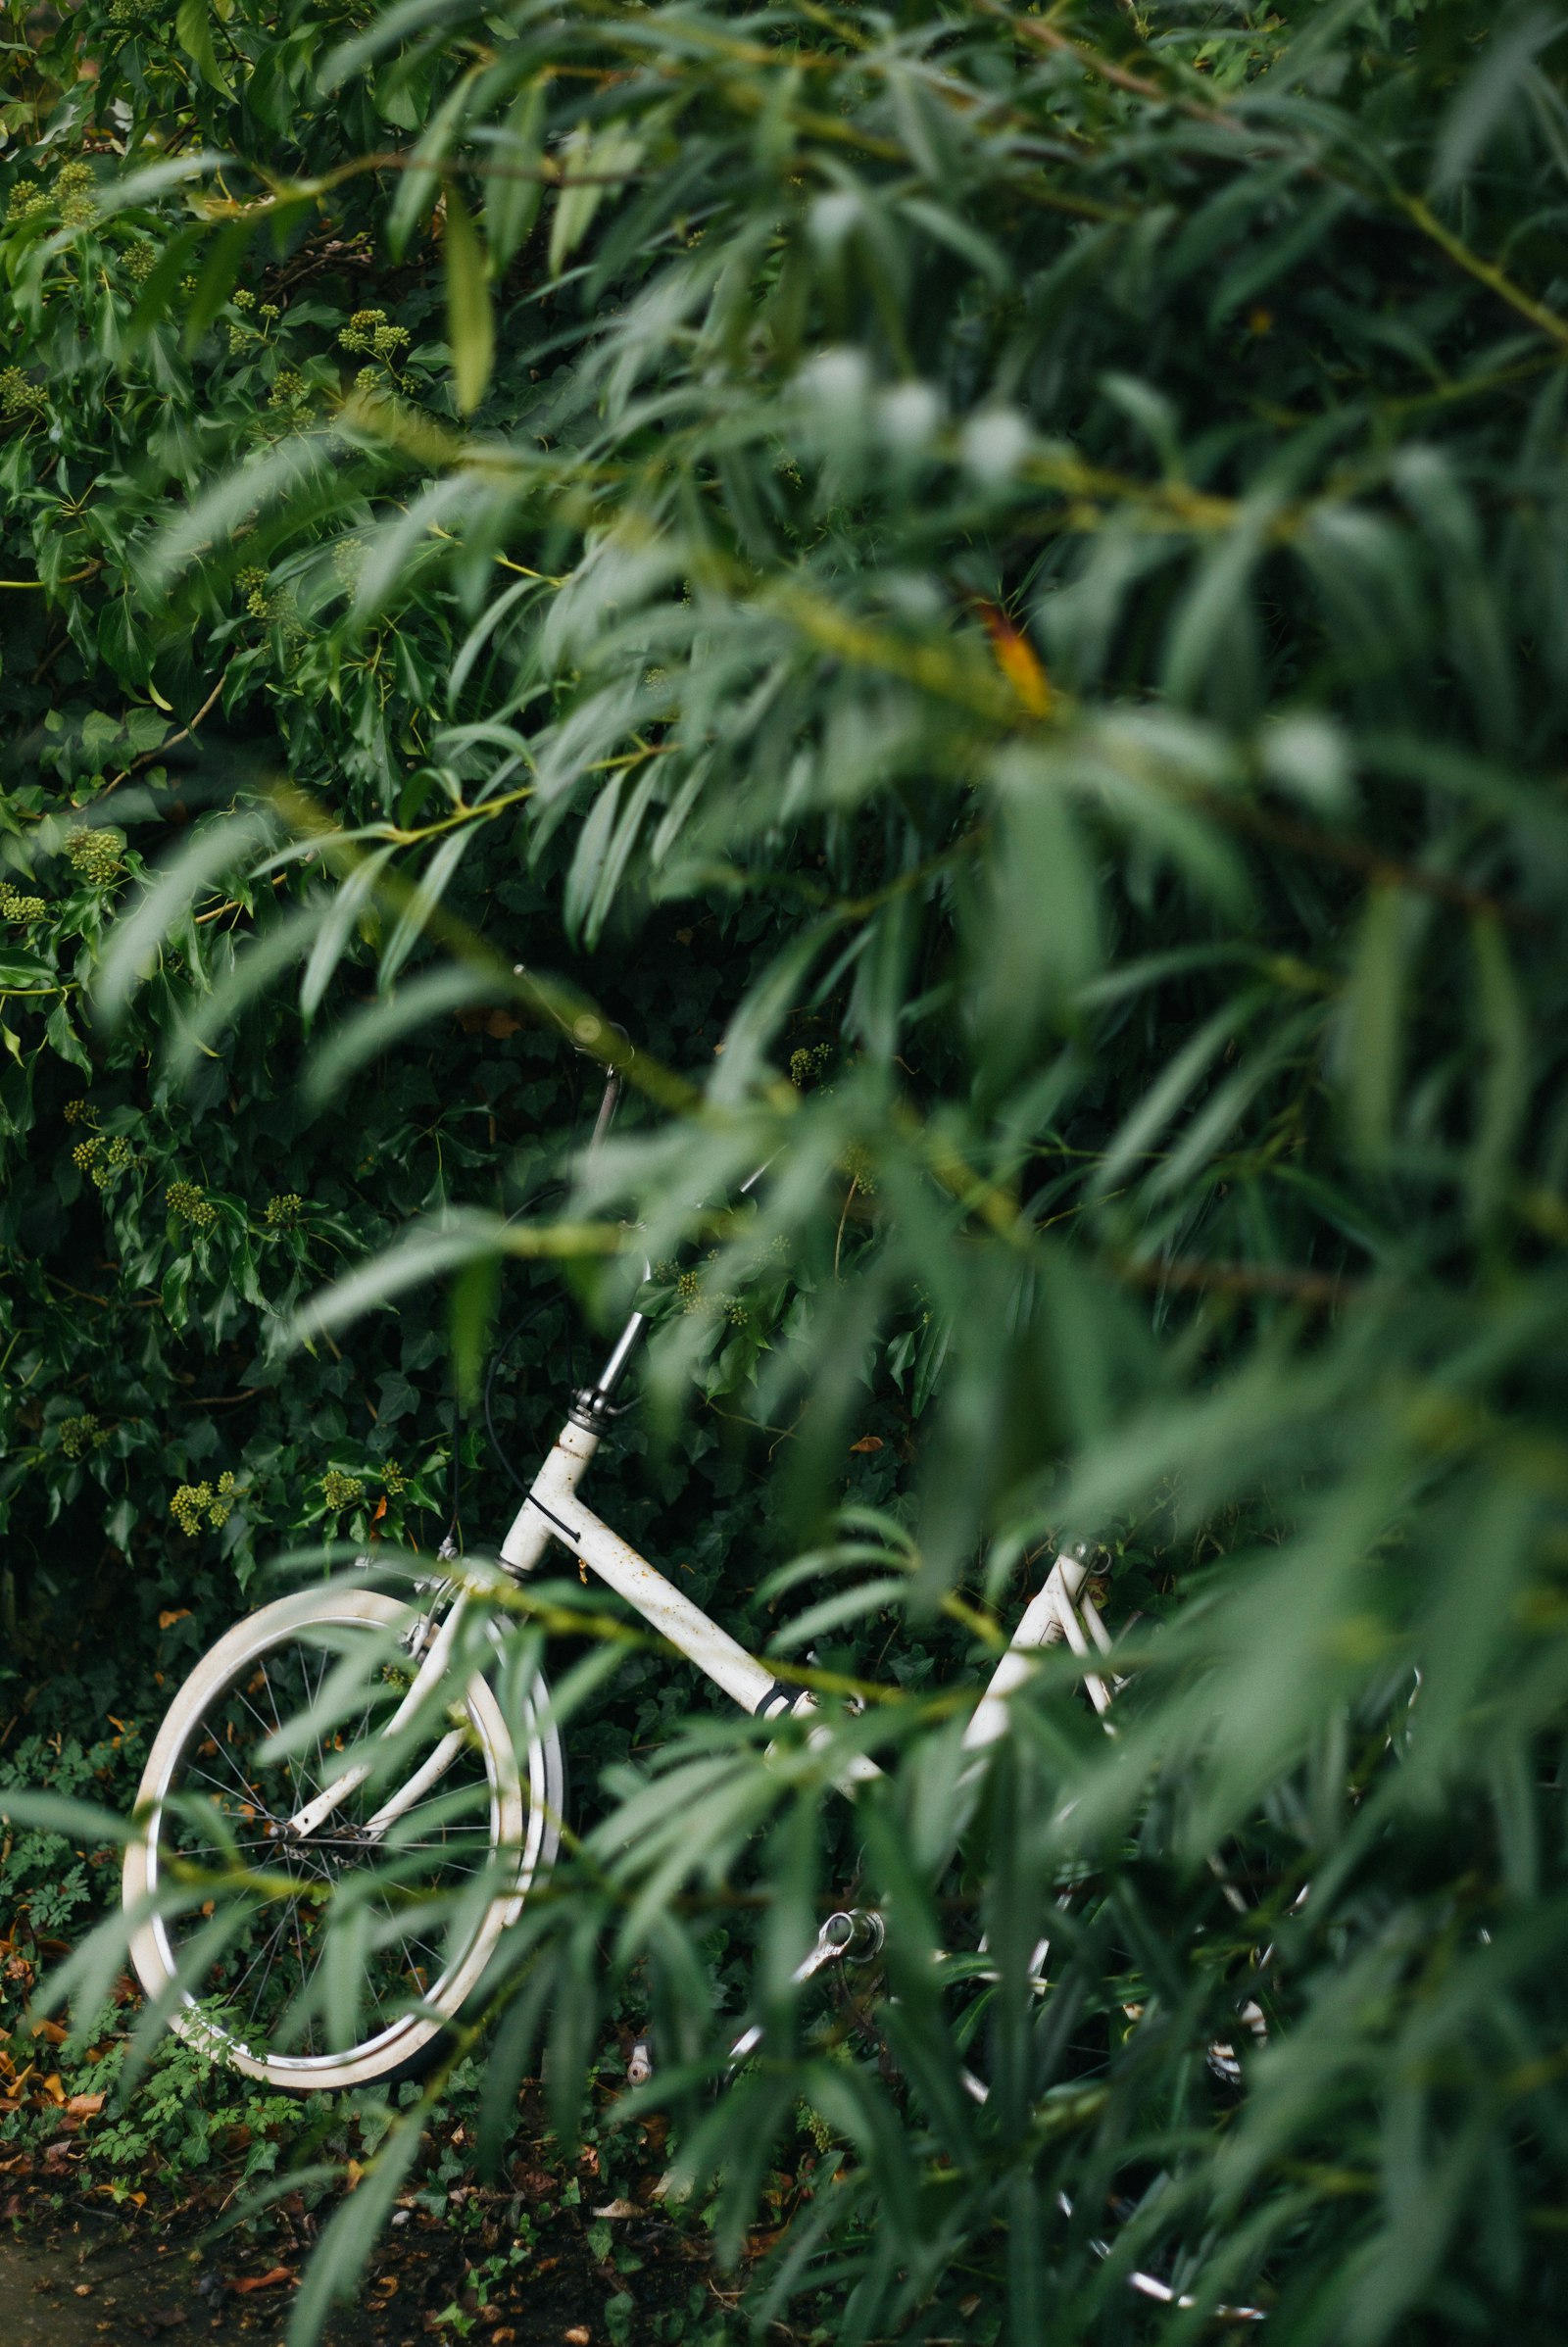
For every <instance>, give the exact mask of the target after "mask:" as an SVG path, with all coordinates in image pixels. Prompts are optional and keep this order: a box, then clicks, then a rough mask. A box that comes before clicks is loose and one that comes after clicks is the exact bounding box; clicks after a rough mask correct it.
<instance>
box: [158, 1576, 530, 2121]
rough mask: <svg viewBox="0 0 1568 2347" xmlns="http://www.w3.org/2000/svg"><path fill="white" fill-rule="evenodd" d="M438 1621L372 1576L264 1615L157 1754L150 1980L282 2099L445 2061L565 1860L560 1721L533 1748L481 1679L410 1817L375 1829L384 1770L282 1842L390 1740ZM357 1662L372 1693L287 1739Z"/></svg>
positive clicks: (428, 1763) (179, 1698)
mask: <svg viewBox="0 0 1568 2347" xmlns="http://www.w3.org/2000/svg"><path fill="white" fill-rule="evenodd" d="M421 1619H422V1617H421V1616H420V1615H419V1614H418V1613H417V1611H416V1610H415V1609H413V1608H411V1607H410V1606H407V1605H405V1604H400V1603H399V1602H398V1601H397V1600H396V1599H395V1598H392V1597H388V1596H385V1595H382V1594H380V1593H379V1592H377V1591H375V1590H370V1589H356V1588H353V1587H345V1588H327V1589H312V1590H304V1591H301V1592H300V1593H299V1594H297V1595H294V1596H289V1597H283V1598H280V1599H278V1601H277V1602H276V1603H275V1604H272V1605H269V1606H265V1607H263V1608H262V1610H261V1611H260V1612H259V1613H256V1614H253V1615H251V1616H250V1617H249V1619H248V1620H246V1621H244V1622H241V1623H239V1624H237V1625H236V1627H235V1628H234V1629H233V1630H231V1631H230V1632H229V1633H228V1634H227V1636H226V1637H225V1638H221V1639H220V1641H219V1643H218V1644H217V1645H216V1646H215V1647H214V1648H213V1649H212V1651H211V1652H210V1653H209V1654H207V1655H205V1656H204V1657H203V1659H202V1660H201V1661H200V1662H199V1663H198V1664H197V1666H196V1668H195V1670H194V1671H193V1672H192V1673H191V1675H190V1677H189V1678H188V1679H187V1680H186V1682H185V1684H184V1685H183V1687H181V1688H180V1689H179V1691H178V1693H177V1694H176V1695H175V1697H174V1700H173V1702H172V1705H171V1707H170V1711H169V1714H168V1717H167V1718H166V1719H165V1721H164V1724H163V1726H162V1728H161V1729H160V1731H159V1733H158V1736H157V1737H156V1739H155V1741H154V1743H153V1748H152V1751H151V1753H150V1754H149V1756H148V1761H147V1767H146V1770H145V1772H144V1774H143V1777H142V1781H141V1785H140V1787H139V1789H138V1793H137V1804H136V1806H137V1816H138V1823H139V1827H140V1831H139V1834H138V1835H137V1837H136V1838H135V1839H134V1840H133V1841H132V1842H131V1843H130V1845H129V1846H128V1848H127V1850H126V1854H125V1865H124V1875H123V1896H124V1902H125V1906H126V1908H127V1910H128V1911H129V1913H130V1915H131V1917H132V1921H133V1930H132V1936H131V1942H130V1952H131V1959H132V1962H133V1964H134V1966H135V1969H136V1972H137V1975H138V1977H139V1978H140V1980H141V1983H142V1985H143V1987H144V1988H145V1989H146V1991H147V1993H148V1994H149V1995H150V1996H170V1997H172V2009H171V2013H170V2021H171V2026H172V2028H173V2029H176V2030H178V2031H179V2033H180V2034H181V2035H183V2036H184V2037H186V2038H187V2039H188V2040H189V2041H190V2042H192V2043H193V2044H196V2045H198V2046H200V2047H201V2049H202V2050H203V2051H204V2052H206V2053H208V2054H209V2055H211V2056H212V2058H213V2059H214V2060H216V2061H219V2062H221V2063H224V2064H226V2065H228V2066H229V2067H231V2068H233V2069H236V2070H239V2071H242V2072H243V2073H245V2075H246V2076H248V2077H250V2078H258V2079H262V2080H265V2081H267V2082H269V2083H270V2084H271V2085H273V2086H276V2087H279V2088H283V2089H287V2090H291V2091H294V2092H321V2091H334V2090H341V2089H343V2088H347V2087H358V2086H368V2085H372V2084H385V2083H389V2082H391V2081H393V2080H395V2079H397V2078H406V2077H409V2076H411V2075H413V2074H414V2073H415V2072H416V2071H417V2070H418V2069H419V2068H421V2067H423V2065H424V2064H425V2063H426V2062H427V2061H428V2060H429V2059H430V2058H431V2057H432V2055H433V2054H434V2053H435V2051H436V2050H437V2049H438V2047H439V2043H440V2041H441V2038H442V2035H443V2033H444V2031H445V2030H446V2029H448V2028H449V2027H450V2025H451V2023H452V2022H453V2021H454V2020H455V2019H456V2018H457V2016H458V2015H459V2014H460V2013H461V2011H462V2010H463V2007H464V2005H465V2003H466V2000H467V1998H468V1997H469V1995H470V1994H471V1992H472V1990H473V1987H474V1985H475V1983H476V1982H477V1981H478V1980H479V1978H480V1976H481V1974H482V1973H483V1971H484V1968H485V1965H486V1964H487V1962H488V1961H489V1958H490V1956H491V1954H492V1952H493V1951H494V1948H495V1945H496V1942H497V1940H498V1939H499V1937H500V1935H501V1932H502V1931H503V1929H504V1928H505V1926H506V1924H507V1922H508V1921H509V1920H510V1919H511V1917H513V1916H514V1915H515V1913H516V1912H517V1909H518V1907H519V1905H520V1902H521V1900H522V1898H523V1897H524V1896H525V1895H526V1892H527V1890H528V1888H529V1886H530V1884H531V1883H532V1882H534V1881H535V1880H536V1878H537V1877H538V1875H539V1874H540V1872H541V1871H542V1870H543V1869H544V1868H546V1867H547V1866H548V1865H549V1863H550V1860H551V1859H552V1858H553V1857H554V1855H555V1850H556V1846H557V1842H558V1839H559V1817H560V1801H561V1790H562V1765H561V1753H560V1747H559V1743H558V1742H557V1739H556V1736H555V1732H554V1730H553V1729H550V1728H543V1729H542V1728H541V1726H540V1722H539V1718H538V1714H537V1708H536V1706H535V1705H534V1704H533V1703H532V1702H530V1703H529V1704H528V1706H527V1713H528V1716H527V1717H526V1718H525V1719H523V1720H522V1721H520V1722H519V1723H518V1735H517V1736H516V1737H514V1735H513V1733H512V1731H511V1729H510V1728H509V1726H508V1723H507V1721H506V1719H505V1718H504V1716H503V1713H502V1709H501V1705H500V1702H499V1700H498V1698H497V1696H496V1693H495V1691H494V1689H493V1688H492V1687H491V1686H490V1685H489V1683H488V1681H487V1680H486V1679H485V1678H484V1676H483V1675H482V1674H479V1673H475V1674H474V1675H473V1676H472V1677H471V1678H470V1679H469V1680H468V1682H467V1685H466V1687H465V1688H464V1689H463V1692H462V1694H461V1697H460V1698H459V1700H458V1701H457V1702H456V1703H448V1704H445V1705H432V1706H429V1707H427V1709H428V1710H429V1711H430V1712H431V1713H432V1714H433V1716H431V1717H430V1718H429V1719H428V1720H427V1721H424V1722H421V1723H420V1724H419V1726H418V1727H417V1730H416V1731H415V1735H414V1739H413V1741H412V1743H405V1744H404V1745H403V1746H401V1747H400V1749H399V1752H398V1761H397V1774H398V1780H399V1782H400V1783H402V1784H403V1785H412V1784H413V1783H414V1781H415V1780H416V1779H420V1780H421V1782H420V1783H419V1785H417V1797H416V1798H414V1799H413V1800H412V1801H411V1802H410V1804H409V1806H408V1807H407V1808H406V1810H405V1811H404V1813H403V1814H402V1815H401V1816H400V1817H399V1818H398V1819H397V1820H396V1821H395V1823H393V1824H392V1825H390V1826H388V1827H387V1828H385V1829H384V1830H382V1831H377V1830H375V1828H374V1827H373V1824H372V1821H373V1819H374V1816H375V1813H376V1811H377V1809H378V1807H379V1806H380V1805H382V1804H384V1803H385V1802H386V1800H387V1796H388V1792H389V1790H390V1789H391V1788H390V1787H389V1785H387V1784H386V1783H385V1782H377V1781H376V1780H375V1779H374V1778H373V1777H372V1779H371V1780H370V1781H369V1782H368V1784H366V1785H363V1786H360V1787H358V1788H357V1789H355V1790H354V1791H351V1792H350V1793H349V1794H348V1795H347V1796H346V1797H345V1798H344V1799H343V1800H342V1801H341V1802H340V1803H339V1804H338V1805H337V1806H336V1807H335V1808H334V1809H333V1811H332V1813H331V1815H330V1816H329V1817H328V1818H326V1819H325V1820H324V1821H323V1823H322V1824H321V1826H320V1827H319V1830H317V1831H316V1832H314V1833H309V1834H303V1835H300V1834H287V1833H285V1832H284V1827H285V1824H286V1821H288V1820H289V1819H291V1818H293V1817H295V1816H297V1815H298V1814H299V1812H300V1811H301V1810H302V1809H303V1808H304V1806H305V1805H306V1803H307V1802H309V1801H311V1800H313V1799H314V1798H315V1796H316V1795H317V1794H319V1792H320V1791H321V1790H323V1789H324V1787H325V1786H326V1785H328V1784H330V1783H332V1782H334V1781H335V1780H336V1779H338V1778H339V1777H341V1776H342V1774H343V1771H344V1769H345V1766H346V1765H347V1759H346V1756H350V1755H353V1754H355V1753H358V1754H359V1755H360V1756H362V1757H364V1756H366V1755H370V1754H373V1753H374V1749H375V1746H374V1739H375V1737H376V1736H377V1735H378V1733H379V1731H380V1730H381V1729H382V1728H383V1727H384V1726H385V1724H386V1722H387V1720H388V1719H389V1718H390V1717H391V1715H392V1713H393V1712H394V1711H395V1710H396V1708H397V1706H398V1704H399V1703H400V1702H401V1700H402V1698H403V1696H404V1694H405V1692H406V1688H407V1683H408V1679H409V1675H410V1666H409V1665H408V1663H407V1661H406V1660H405V1659H403V1641H404V1640H405V1639H406V1638H408V1636H409V1635H410V1634H411V1633H412V1632H413V1631H414V1630H415V1629H416V1628H417V1625H418V1623H419V1622H420V1620H421ZM343 1664H347V1665H349V1666H350V1673H352V1683H353V1688H354V1692H353V1700H352V1703H351V1705H350V1706H349V1708H348V1709H347V1711H346V1712H343V1713H342V1715H341V1716H340V1717H339V1719H338V1720H337V1722H336V1724H335V1725H333V1726H331V1727H328V1728H323V1730H322V1731H321V1733H320V1734H319V1735H317V1734H313V1736H311V1737H310V1739H309V1741H308V1742H307V1743H305V1744H304V1745H298V1744H297V1743H296V1745H295V1747H294V1748H284V1749H283V1750H281V1751H277V1752H274V1751H272V1750H271V1749H270V1746H271V1745H272V1744H275V1743H277V1742H279V1741H280V1740H281V1738H282V1732H283V1731H284V1729H285V1728H286V1726H287V1724H288V1723H289V1722H290V1721H291V1720H298V1719H300V1718H301V1717H302V1716H304V1715H305V1714H306V1713H308V1712H309V1711H310V1710H312V1708H313V1707H316V1706H318V1705H319V1704H320V1703H321V1701H322V1693H323V1687H326V1684H327V1680H328V1675H329V1674H331V1673H334V1672H336V1671H338V1670H339V1669H340V1666H342V1665H343ZM350 1673H345V1675H344V1680H343V1681H340V1682H339V1684H340V1685H341V1684H345V1683H346V1682H347V1681H348V1679H349V1676H350ZM455 1731H456V1733H454V1732H455ZM425 1776H427V1777H428V1782H423V1781H422V1780H423V1777H425ZM367 1829H370V1831H367ZM209 1885H210V1894H209V1895H205V1896H204V1895H203V1892H204V1890H208V1888H209ZM334 1951H335V1952H334Z"/></svg>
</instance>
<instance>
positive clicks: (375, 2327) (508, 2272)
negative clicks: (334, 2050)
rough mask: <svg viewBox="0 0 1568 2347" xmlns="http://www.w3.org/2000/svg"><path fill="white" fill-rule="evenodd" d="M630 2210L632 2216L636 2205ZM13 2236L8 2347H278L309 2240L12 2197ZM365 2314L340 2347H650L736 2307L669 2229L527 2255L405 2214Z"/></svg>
mask: <svg viewBox="0 0 1568 2347" xmlns="http://www.w3.org/2000/svg"><path fill="white" fill-rule="evenodd" d="M622 2205H625V2204H622ZM7 2214H8V2215H9V2217H10V2220H11V2222H10V2224H9V2225H0V2340H3V2341H4V2347H99V2342H100V2341H103V2340H106V2339H108V2340H115V2341H118V2340H122V2339H129V2340H134V2339H169V2340H171V2341H172V2342H174V2347H182V2343H184V2342H189V2347H196V2343H197V2342H198V2341H201V2342H204V2343H205V2342H207V2341H209V2340H212V2341H218V2342H223V2341H234V2342H238V2341H240V2340H244V2341H246V2342H247V2347H263V2343H264V2342H265V2347H274V2343H277V2347H280V2343H281V2341H282V2340H283V2337H284V2334H285V2331H286V2329H287V2324H288V2318H289V2312H290V2302H291V2300H292V2298H293V2295H294V2292H295V2291H296V2289H297V2288H298V2287H299V2281H300V2275H301V2273H302V2271H303V2268H304V2265H305V2263H306V2260H307V2259H308V2257H309V2254H310V2246H311V2244H310V2241H309V2239H308V2238H304V2237H299V2236H297V2237H296V2239H295V2240H294V2241H292V2242H291V2241H290V2240H289V2239H288V2238H287V2236H286V2235H279V2234H277V2233H273V2234H272V2236H271V2237H270V2238H269V2239H265V2240H264V2239H260V2238H258V2237H256V2236H255V2235H250V2234H247V2233H246V2232H245V2231H243V2230H239V2229H236V2230H235V2231H232V2232H229V2233H226V2234H223V2235H221V2236H218V2237H216V2238H215V2237H214V2234H213V2229H212V2220H211V2218H210V2217H207V2216H203V2215H201V2214H199V2213H197V2212H194V2211H193V2212H191V2213H189V2214H188V2215H186V2216H176V2217H174V2218H172V2219H171V2218H168V2217H155V2216H154V2215H153V2213H152V2212H151V2211H150V2210H149V2211H146V2212H135V2213H134V2214H127V2213H124V2212H122V2211H114V2212H110V2213H109V2214H107V2215H101V2214H99V2213H97V2212H88V2213H83V2214H73V2213H72V2212H71V2211H70V2210H69V2209H67V2210H65V2211H60V2210H58V2209H56V2208H54V2207H52V2205H51V2202H50V2198H49V2196H47V2195H45V2194H42V2193H37V2194H22V2195H13V2196H12V2199H11V2201H10V2202H9V2203H8V2207H7ZM398 2215H399V2219H400V2222H399V2223H398V2224H396V2225H394V2226H393V2228H392V2229H391V2231H390V2232H389V2233H388V2234H387V2235H386V2237H385V2238H384V2240H383V2241H382V2243H381V2244H380V2245H379V2246H378V2248H377V2249H376V2252H375V2255H374V2257H373V2258H372V2260H371V2262H370V2264H369V2266H368V2269H367V2271H366V2274H365V2276H364V2279H363V2281H362V2284H361V2286H360V2289H359V2291H358V2293H357V2296H356V2300H355V2303H354V2304H353V2305H351V2306H348V2307H345V2308H342V2309H340V2310H338V2311H337V2312H335V2313H334V2315H333V2316H332V2318H331V2321H330V2323H329V2324H328V2327H327V2330H326V2334H325V2336H326V2340H327V2342H328V2347H405V2342H413V2341H420V2342H422V2341H424V2340H426V2339H429V2338H436V2339H441V2338H448V2339H453V2340H458V2339H462V2338H466V2337H471V2338H473V2339H474V2340H476V2341H478V2342H488V2343H489V2347H547V2343H548V2347H636V2343H637V2342H640V2341H642V2340H645V2339H651V2338H652V2337H653V2336H654V2335H655V2327H656V2323H657V2325H658V2330H659V2333H660V2335H662V2336H664V2337H669V2336H672V2335H676V2336H678V2335H679V2332H678V2330H676V2329H675V2328H674V2327H673V2326H671V2325H670V2324H669V2323H668V2318H669V2317H670V2316H671V2315H672V2314H675V2313H676V2312H677V2311H678V2312H679V2314H680V2315H682V2316H683V2317H685V2318H686V2320H685V2321H684V2322H683V2323H681V2324H680V2326H679V2327H680V2328H681V2329H686V2328H689V2329H690V2330H691V2331H692V2332H697V2331H700V2330H707V2331H708V2332H709V2335H711V2323H712V2322H713V2319H714V2317H721V2316H722V2314H723V2311H724V2299H723V2297H722V2295H721V2294H720V2293H719V2292H718V2291H717V2290H716V2289H715V2288H714V2286H713V2284H712V2282H711V2279H710V2278H709V2276H708V2274H707V2269H706V2265H705V2262H704V2260H703V2258H702V2254H701V2250H700V2247H699V2246H698V2245H697V2244H695V2243H693V2241H692V2240H691V2238H690V2236H689V2235H688V2234H685V2233H683V2232H681V2231H680V2230H679V2229H678V2228H677V2227H675V2226H674V2225H671V2224H669V2223H668V2222H667V2221H666V2220H665V2219H663V2218H662V2217H661V2216H659V2215H656V2214H649V2213H645V2212H639V2213H638V2214H637V2215H635V2216H632V2215H629V2214H628V2215H626V2216H616V2217H614V2218H605V2217H600V2218H599V2219H598V2221H597V2222H589V2223H585V2224H584V2225H581V2226H577V2225H572V2226H569V2227H568V2226H566V2225H557V2226H555V2227H553V2228H552V2235H551V2238H550V2241H549V2245H548V2248H546V2247H545V2245H544V2244H543V2243H540V2244H535V2245H531V2246H530V2247H529V2248H528V2249H527V2250H525V2251H523V2252H522V2254H521V2255H518V2254H517V2244H516V2243H515V2242H511V2243H509V2242H508V2240H507V2238H506V2235H505V2232H504V2228H503V2226H502V2225H487V2226H486V2228H485V2232H484V2234H483V2235H480V2236H468V2237H466V2238H465V2237H460V2236H458V2235H456V2234H455V2233H454V2232H453V2230H452V2228H451V2227H450V2226H449V2225H446V2224H443V2223H442V2222H440V2221H439V2220H437V2219H435V2218H433V2217H430V2216H428V2215H427V2214H426V2213H425V2212H424V2211H422V2210H418V2209H411V2210H400V2211H399V2212H398ZM312 2229H314V2228H312Z"/></svg>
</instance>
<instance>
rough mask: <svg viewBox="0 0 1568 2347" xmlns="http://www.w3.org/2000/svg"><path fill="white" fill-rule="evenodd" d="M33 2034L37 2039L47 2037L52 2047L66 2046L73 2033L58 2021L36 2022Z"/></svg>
mask: <svg viewBox="0 0 1568 2347" xmlns="http://www.w3.org/2000/svg"><path fill="white" fill-rule="evenodd" d="M32 2033H33V2035H34V2036H35V2037H46V2038H47V2039H48V2040H49V2043H50V2044H51V2045H64V2044H65V2042H66V2039H67V2038H68V2037H69V2036H70V2034H71V2031H70V2030H69V2029H66V2028H65V2026H64V2024H63V2023H61V2022H58V2021H35V2022H34V2023H33V2025H32Z"/></svg>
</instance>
